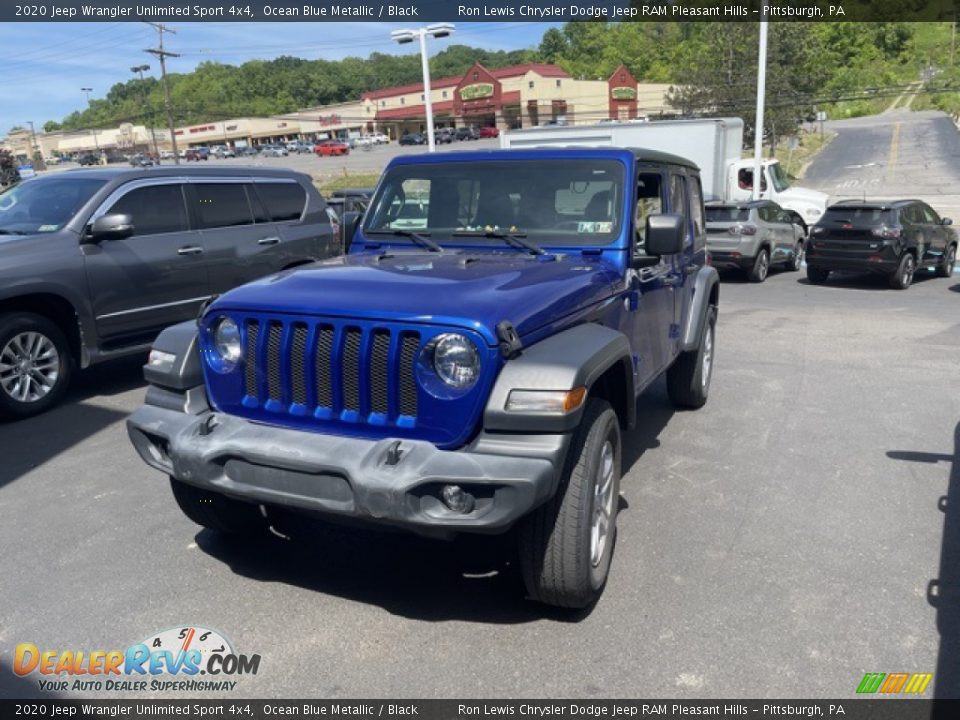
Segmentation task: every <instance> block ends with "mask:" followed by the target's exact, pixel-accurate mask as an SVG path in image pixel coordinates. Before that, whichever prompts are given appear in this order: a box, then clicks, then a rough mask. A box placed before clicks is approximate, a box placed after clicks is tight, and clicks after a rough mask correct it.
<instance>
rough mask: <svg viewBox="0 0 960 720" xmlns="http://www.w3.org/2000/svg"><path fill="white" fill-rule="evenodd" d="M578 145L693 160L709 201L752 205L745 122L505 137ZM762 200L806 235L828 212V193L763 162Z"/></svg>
mask: <svg viewBox="0 0 960 720" xmlns="http://www.w3.org/2000/svg"><path fill="white" fill-rule="evenodd" d="M563 145H579V146H582V147H604V146H613V147H631V148H646V149H648V150H660V151H662V152H668V153H672V154H674V155H679V156H680V157H683V158H686V159H688V160H692V161H693V162H694V163H696V164H697V165H698V166H699V167H700V177H701V180H702V182H703V194H704V200H706V201H708V202H709V201H711V200H715V201H716V200H719V201H722V202H728V203H739V202H747V201H749V200H751V199H752V193H753V159H744V158H743V157H742V149H743V120H741V119H740V118H705V119H702V120H659V121H654V122H624V123H600V124H597V125H576V126H570V125H549V126H546V127H536V128H529V129H524V130H511V131H509V132H506V133H503V134H502V135H501V136H500V146H501V147H503V148H527V147H543V146H563ZM760 189H761V192H760V197H761V198H763V199H764V200H772V201H773V202H775V203H777V204H778V205H780V207H782V208H783V209H784V210H786V211H787V212H788V213H790V215H791V216H792V217H793V218H794V220H795V221H796V222H798V224H800V225H802V226H803V228H804V230H805V231H806V229H807V228H808V227H809V226H811V225H813V224H814V223H815V222H817V220H819V219H820V216H821V215H823V213H824V212H825V211H826V208H827V201H828V200H829V197H828V196H827V194H826V193H822V192H819V191H817V190H809V189H807V188H801V187H796V186H791V185H790V182H789V180H788V179H787V174H786V172H784V170H783V166H782V165H780V162H779V161H777V160H775V159H766V160H764V161H763V177H762V181H761V185H760Z"/></svg>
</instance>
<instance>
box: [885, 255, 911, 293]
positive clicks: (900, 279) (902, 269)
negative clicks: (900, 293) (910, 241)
mask: <svg viewBox="0 0 960 720" xmlns="http://www.w3.org/2000/svg"><path fill="white" fill-rule="evenodd" d="M916 271H917V261H916V260H915V259H914V257H913V255H911V254H910V253H904V254H903V257H901V258H900V265H898V266H897V269H896V270H895V271H894V272H893V274H891V275H890V278H889V280H890V287H892V288H893V289H894V290H906V289H907V288H908V287H910V283H912V282H913V275H914V273H915V272H916Z"/></svg>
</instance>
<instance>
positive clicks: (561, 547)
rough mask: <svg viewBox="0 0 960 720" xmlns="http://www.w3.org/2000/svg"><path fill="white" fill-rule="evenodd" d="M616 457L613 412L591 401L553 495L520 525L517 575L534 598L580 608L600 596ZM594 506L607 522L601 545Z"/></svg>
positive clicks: (610, 541)
mask: <svg viewBox="0 0 960 720" xmlns="http://www.w3.org/2000/svg"><path fill="white" fill-rule="evenodd" d="M620 456H621V451H620V425H619V422H618V420H617V414H616V413H615V412H614V411H613V408H611V407H610V404H609V403H608V402H607V401H606V400H602V399H599V398H590V399H589V400H587V406H586V408H585V409H584V411H583V418H582V420H581V422H580V428H579V429H578V430H577V434H576V436H575V437H574V440H573V443H572V445H571V447H570V451H569V453H568V455H567V461H566V464H565V466H564V475H563V478H562V479H561V481H560V486H559V488H558V489H557V492H556V494H555V495H554V496H553V497H552V498H551V499H550V500H548V501H547V502H546V503H545V504H544V505H541V506H540V507H539V508H537V509H536V510H535V511H534V512H533V513H531V514H530V515H528V516H527V517H526V518H524V519H523V520H522V521H521V524H520V527H519V532H518V542H519V555H520V572H521V574H522V576H523V582H524V584H525V585H526V588H527V593H528V594H529V595H530V597H531V598H533V599H534V600H538V601H540V602H542V603H545V604H547V605H555V606H558V607H564V608H584V607H587V606H589V605H590V604H592V603H593V602H595V601H596V600H597V599H598V598H599V597H600V595H601V593H603V588H604V586H605V585H606V582H607V575H608V574H609V572H610V560H611V558H612V557H613V548H614V544H615V542H616V534H617V506H618V503H619V498H620ZM605 470H606V471H607V472H605ZM607 473H609V474H607ZM601 476H603V477H601ZM603 478H606V482H604V483H603V484H602V485H601V480H603ZM598 490H600V491H602V492H598ZM597 502H601V503H602V507H603V511H604V514H605V518H606V528H607V532H606V534H605V535H604V536H603V540H602V541H600V539H599V538H600V534H599V532H598V531H597V535H596V536H595V527H594V526H595V524H596V525H597V528H599V526H600V524H599V523H596V522H595V521H596V519H597V518H598V517H599V516H598V515H597V512H598V508H597Z"/></svg>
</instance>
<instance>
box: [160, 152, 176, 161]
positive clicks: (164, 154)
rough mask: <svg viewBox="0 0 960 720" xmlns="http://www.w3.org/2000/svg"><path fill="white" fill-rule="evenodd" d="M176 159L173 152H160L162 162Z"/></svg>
mask: <svg viewBox="0 0 960 720" xmlns="http://www.w3.org/2000/svg"><path fill="white" fill-rule="evenodd" d="M174 157H175V155H174V154H173V150H161V151H160V159H161V160H173V158H174Z"/></svg>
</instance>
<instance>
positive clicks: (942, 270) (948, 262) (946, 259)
mask: <svg viewBox="0 0 960 720" xmlns="http://www.w3.org/2000/svg"><path fill="white" fill-rule="evenodd" d="M956 264H957V246H956V245H951V246H950V247H948V248H947V251H946V252H945V253H944V254H943V262H942V263H940V264H939V265H937V276H938V277H945V278H948V277H952V276H953V267H954V266H955V265H956Z"/></svg>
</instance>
